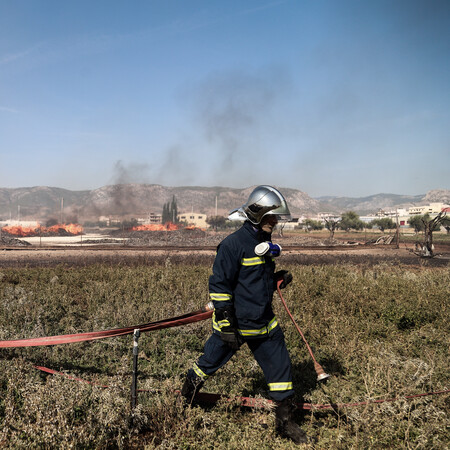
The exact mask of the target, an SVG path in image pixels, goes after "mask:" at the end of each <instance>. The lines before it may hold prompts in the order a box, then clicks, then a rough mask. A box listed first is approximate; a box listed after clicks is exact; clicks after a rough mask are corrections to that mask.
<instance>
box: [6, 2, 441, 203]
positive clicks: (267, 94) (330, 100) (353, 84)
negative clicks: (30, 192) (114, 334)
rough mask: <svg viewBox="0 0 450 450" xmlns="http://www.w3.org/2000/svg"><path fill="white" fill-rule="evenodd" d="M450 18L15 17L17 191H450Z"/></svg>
mask: <svg viewBox="0 0 450 450" xmlns="http://www.w3.org/2000/svg"><path fill="white" fill-rule="evenodd" d="M449 105H450V1H448V0H442V1H436V0H423V1H414V0H409V1H396V0H386V1H385V0H373V1H362V0H361V1H347V0H339V1H338V0H334V1H332V0H315V1H313V0H310V1H294V0H280V1H276V0H274V1H271V0H257V1H256V0H245V1H244V0H241V1H235V0H222V1H215V0H202V1H200V0H198V1H197V0H183V1H182V0H179V1H174V0H164V1H163V0H160V1H153V0H147V1H116V0H108V1H104V0H96V1H92V0H90V1H85V0H76V1H75V0H73V1H70V0H67V1H60V0H27V1H25V0H0V187H8V188H15V187H29V186H39V185H44V186H56V187H62V188H66V189H72V190H84V189H95V188H98V187H101V186H104V185H107V184H113V183H119V182H122V183H151V184H153V183H156V184H162V185H165V186H184V185H192V186H227V187H236V188H244V187H248V186H251V185H254V184H263V183H264V184H273V185H276V186H280V187H289V188H295V189H300V190H302V191H304V192H307V193H308V194H309V195H311V196H313V197H318V196H321V195H337V196H350V197H362V196H366V195H371V194H377V193H382V192H384V193H396V194H409V195H417V194H424V193H426V192H427V191H429V190H432V189H450V182H449V180H450V107H449Z"/></svg>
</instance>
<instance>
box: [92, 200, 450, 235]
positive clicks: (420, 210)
mask: <svg viewBox="0 0 450 450" xmlns="http://www.w3.org/2000/svg"><path fill="white" fill-rule="evenodd" d="M446 210H447V212H448V213H449V215H450V205H447V204H445V203H430V204H428V205H422V206H411V207H410V208H398V209H394V210H390V211H384V210H379V211H377V212H376V213H375V214H369V215H365V216H360V219H361V220H362V221H363V222H365V223H370V222H372V221H373V220H374V219H379V218H381V217H388V218H391V219H392V220H393V221H394V222H397V220H398V224H399V225H400V226H401V227H408V220H409V219H410V218H411V217H412V216H414V215H424V214H429V215H430V216H431V217H434V216H436V215H437V214H439V213H440V212H442V211H446ZM330 218H335V219H338V218H339V216H338V215H336V214H333V213H319V214H317V215H316V216H311V215H309V216H306V215H301V216H298V217H293V218H292V220H291V221H289V222H287V223H286V224H285V229H294V228H296V227H297V226H298V225H301V224H302V223H303V222H304V221H305V220H306V219H314V220H318V221H320V222H322V223H325V219H330ZM104 219H105V220H106V219H107V218H104ZM161 219H162V216H161V214H154V213H150V214H148V216H147V217H145V218H139V219H137V220H138V223H142V224H144V223H145V224H158V223H161ZM206 219H207V215H206V214H202V213H196V212H186V213H181V214H178V216H177V220H178V222H182V223H186V224H188V225H190V226H195V227H198V228H207V227H208V224H207V222H206ZM100 220H101V219H100Z"/></svg>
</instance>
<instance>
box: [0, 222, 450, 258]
mask: <svg viewBox="0 0 450 450" xmlns="http://www.w3.org/2000/svg"><path fill="white" fill-rule="evenodd" d="M227 234H228V233H215V232H204V231H201V230H178V231H170V232H166V231H147V232H126V231H125V232H123V231H122V232H120V231H119V232H114V233H111V234H109V235H107V236H105V238H104V239H100V240H96V241H92V242H89V240H84V241H83V243H82V244H81V243H80V244H78V245H58V246H56V245H54V246H51V245H46V246H36V245H29V244H28V245H27V243H26V239H25V241H23V240H21V239H9V240H4V239H2V242H1V243H0V267H39V266H41V267H42V266H55V265H60V264H63V265H67V266H86V265H90V264H96V263H106V264H111V265H115V264H124V265H137V264H150V265H156V264H164V263H167V260H168V259H170V262H171V263H172V264H182V263H184V264H186V263H188V264H192V265H194V264H212V262H213V260H214V255H215V250H216V246H217V244H218V243H219V242H220V241H221V240H222V239H223V238H224V237H225V236H226V235H227ZM119 239H121V240H119ZM273 240H274V242H277V243H279V244H280V245H281V246H282V248H283V254H282V257H281V259H280V260H279V264H283V263H284V264H301V265H312V264H323V265H328V264H343V263H345V264H354V265H363V266H372V265H376V264H380V263H388V264H402V265H406V266H417V267H446V266H448V264H449V262H450V245H449V244H441V245H436V248H435V255H436V256H435V257H434V258H422V257H420V256H418V255H416V254H415V253H414V244H412V243H409V244H405V243H400V245H399V248H397V247H396V245H395V244H389V245H386V244H381V245H374V244H373V243H370V244H368V243H364V242H357V241H344V240H333V241H330V240H328V239H318V238H313V237H309V236H304V235H299V234H295V235H294V234H293V235H284V236H274V237H273Z"/></svg>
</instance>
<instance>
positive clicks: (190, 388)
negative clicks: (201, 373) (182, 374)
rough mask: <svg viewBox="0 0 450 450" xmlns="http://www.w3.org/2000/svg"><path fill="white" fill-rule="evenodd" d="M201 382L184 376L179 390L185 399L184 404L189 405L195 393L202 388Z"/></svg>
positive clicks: (198, 379)
mask: <svg viewBox="0 0 450 450" xmlns="http://www.w3.org/2000/svg"><path fill="white" fill-rule="evenodd" d="M202 386H203V380H201V379H200V378H196V377H190V376H189V375H187V376H186V379H185V380H184V384H183V387H182V388H181V395H182V396H183V397H184V398H185V399H186V402H187V403H188V404H189V405H191V404H192V402H193V401H194V397H195V395H196V394H197V392H198V391H199V390H200V389H201V388H202Z"/></svg>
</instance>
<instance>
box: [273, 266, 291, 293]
mask: <svg viewBox="0 0 450 450" xmlns="http://www.w3.org/2000/svg"><path fill="white" fill-rule="evenodd" d="M274 276H275V282H276V283H277V282H278V281H280V280H283V282H282V283H281V284H280V289H284V288H285V287H286V286H287V285H288V284H289V283H290V282H291V281H292V274H291V273H290V272H288V271H287V270H279V271H278V272H275V274H274Z"/></svg>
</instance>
